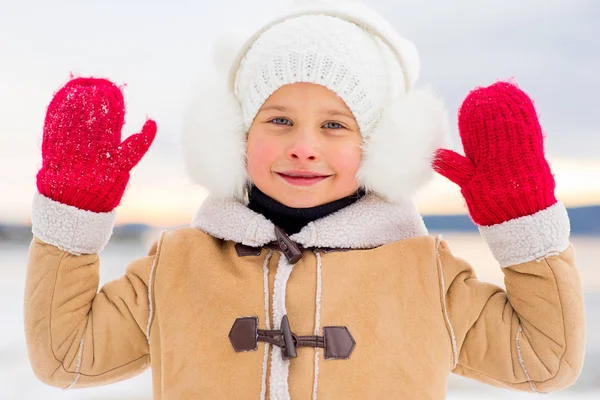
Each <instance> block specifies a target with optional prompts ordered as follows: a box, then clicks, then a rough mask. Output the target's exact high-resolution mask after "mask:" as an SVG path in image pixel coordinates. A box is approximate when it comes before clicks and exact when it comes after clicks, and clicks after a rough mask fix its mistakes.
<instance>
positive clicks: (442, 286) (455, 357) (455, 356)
mask: <svg viewBox="0 0 600 400" xmlns="http://www.w3.org/2000/svg"><path fill="white" fill-rule="evenodd" d="M435 243H436V245H435V252H436V257H437V264H438V272H439V281H438V284H439V285H440V291H441V298H442V311H443V314H444V318H445V320H446V324H447V328H448V334H449V336H450V342H451V344H452V364H453V365H452V370H454V369H455V368H456V366H457V365H458V349H457V345H456V336H455V334H454V327H453V326H452V322H451V321H450V316H449V315H448V307H447V303H446V293H445V288H446V285H445V283H444V272H443V268H442V259H441V257H440V252H439V248H440V238H439V236H437V237H436V238H435Z"/></svg>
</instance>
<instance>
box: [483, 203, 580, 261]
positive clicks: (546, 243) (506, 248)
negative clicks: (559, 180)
mask: <svg viewBox="0 0 600 400" xmlns="http://www.w3.org/2000/svg"><path fill="white" fill-rule="evenodd" d="M479 232H481V235H482V236H483V238H484V239H485V241H486V242H487V244H488V246H489V247H490V250H491V251H492V253H493V254H494V257H495V258H496V260H498V262H500V265H501V266H502V267H508V266H510V265H517V264H522V263H524V262H528V261H533V260H537V259H538V258H542V257H546V256H548V255H550V254H554V253H560V252H562V251H564V250H566V249H567V247H569V234H570V232H571V226H570V223H569V216H568V214H567V210H566V208H565V206H564V205H563V204H562V203H560V202H557V203H556V204H554V205H553V206H550V207H548V208H546V209H544V210H541V211H538V212H537V213H535V214H533V215H527V216H525V217H520V218H516V219H512V220H510V221H506V222H503V223H501V224H497V225H492V226H480V227H479Z"/></svg>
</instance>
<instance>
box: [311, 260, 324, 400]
mask: <svg viewBox="0 0 600 400" xmlns="http://www.w3.org/2000/svg"><path fill="white" fill-rule="evenodd" d="M315 255H316V256H317V295H316V296H315V332H314V335H315V336H318V335H319V333H320V332H319V331H320V330H321V289H322V286H321V267H322V263H321V253H319V252H318V251H315ZM318 383H319V348H318V347H315V379H314V382H313V395H312V398H313V400H317V387H318Z"/></svg>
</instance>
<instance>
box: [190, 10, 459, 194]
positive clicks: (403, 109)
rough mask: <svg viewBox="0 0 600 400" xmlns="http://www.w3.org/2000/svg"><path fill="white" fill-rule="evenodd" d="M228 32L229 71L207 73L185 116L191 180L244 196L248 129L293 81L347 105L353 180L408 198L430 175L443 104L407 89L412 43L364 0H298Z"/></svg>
mask: <svg viewBox="0 0 600 400" xmlns="http://www.w3.org/2000/svg"><path fill="white" fill-rule="evenodd" d="M227 39H228V38H227V37H224V38H222V40H220V41H219V42H218V43H217V46H216V47H215V53H214V56H215V62H216V66H217V70H218V71H220V72H221V73H222V72H223V71H228V75H227V77H224V76H222V77H221V78H219V77H218V76H217V77H213V76H211V77H207V79H206V82H205V83H204V84H203V87H201V88H200V90H199V91H198V96H197V99H196V101H195V102H194V103H193V104H192V106H191V108H190V110H189V116H188V118H187V121H186V128H185V132H184V137H183V139H184V143H183V144H184V156H185V161H186V167H187V170H188V172H189V174H190V176H191V177H192V179H193V180H194V181H195V182H196V183H198V184H200V185H202V186H204V187H206V188H207V189H208V190H209V191H211V192H212V193H214V194H216V195H218V196H220V197H234V198H237V199H240V200H244V198H245V192H246V188H247V186H248V184H249V178H248V173H247V168H246V159H245V155H246V135H247V132H248V129H249V127H250V125H251V124H252V121H253V119H254V117H255V116H256V114H257V112H258V110H259V109H260V107H261V106H262V104H264V102H265V101H266V100H267V98H268V97H269V96H270V95H271V94H272V93H273V92H274V91H275V90H277V89H278V88H279V87H281V86H283V85H285V84H289V83H294V82H312V83H316V84H321V85H323V86H325V87H327V88H328V89H330V90H331V91H333V92H334V93H336V94H337V95H338V96H339V97H340V98H341V99H342V100H344V102H345V103H346V105H347V106H348V108H349V109H350V110H351V111H352V113H353V114H354V117H355V118H356V121H357V123H358V126H359V128H360V131H361V134H362V136H363V155H362V163H361V167H360V169H359V171H358V175H357V179H358V181H359V184H360V185H361V186H362V187H364V188H365V189H366V190H367V191H372V192H376V193H378V194H379V195H381V196H382V197H384V198H387V199H389V200H391V201H405V200H406V199H407V198H409V197H410V196H412V195H413V194H414V192H415V191H416V190H417V189H418V188H420V187H421V186H423V185H424V184H425V183H426V182H427V181H428V180H429V179H430V178H431V177H432V176H433V170H432V168H431V160H432V158H433V154H434V152H435V150H436V149H437V148H439V147H444V146H446V145H447V135H448V124H447V116H446V112H445V109H444V107H443V105H442V103H441V101H439V100H438V99H437V98H435V97H434V96H433V95H432V94H431V93H430V92H429V91H427V90H423V89H419V90H415V89H413V85H414V83H415V80H416V78H417V76H418V71H419V67H420V66H419V57H418V53H417V51H416V49H415V47H414V45H413V44H412V43H411V42H409V41H408V40H406V39H404V38H402V37H400V36H399V35H398V34H397V33H396V31H395V30H394V29H393V28H392V26H391V25H390V24H389V23H388V22H387V21H385V20H384V19H383V18H382V17H381V16H379V15H378V14H376V13H375V12H374V11H372V10H371V9H369V8H367V7H366V6H365V5H363V4H362V3H360V2H358V1H348V0H346V1H343V0H337V1H334V0H308V1H307V0H304V1H298V2H297V4H296V6H295V7H294V8H293V9H291V10H290V11H289V12H288V13H285V14H283V15H281V16H279V17H277V18H275V19H273V20H271V21H269V22H268V23H266V24H264V25H263V26H262V28H260V29H259V30H257V31H256V32H254V34H253V35H251V36H250V37H249V38H248V39H246V40H245V42H244V43H243V44H241V45H240V43H239V41H238V42H236V41H235V40H233V41H232V40H227Z"/></svg>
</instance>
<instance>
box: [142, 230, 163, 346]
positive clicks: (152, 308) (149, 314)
mask: <svg viewBox="0 0 600 400" xmlns="http://www.w3.org/2000/svg"><path fill="white" fill-rule="evenodd" d="M165 232H166V231H165V230H163V231H161V232H160V235H159V237H158V244H157V245H156V246H157V247H156V255H155V256H154V260H152V267H150V277H149V278H148V308H149V311H148V323H147V324H146V339H147V340H148V345H150V325H152V317H153V316H154V304H153V302H152V280H153V279H152V278H153V274H154V269H155V268H156V259H157V258H158V254H159V252H160V248H161V246H162V240H163V236H164V234H165Z"/></svg>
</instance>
